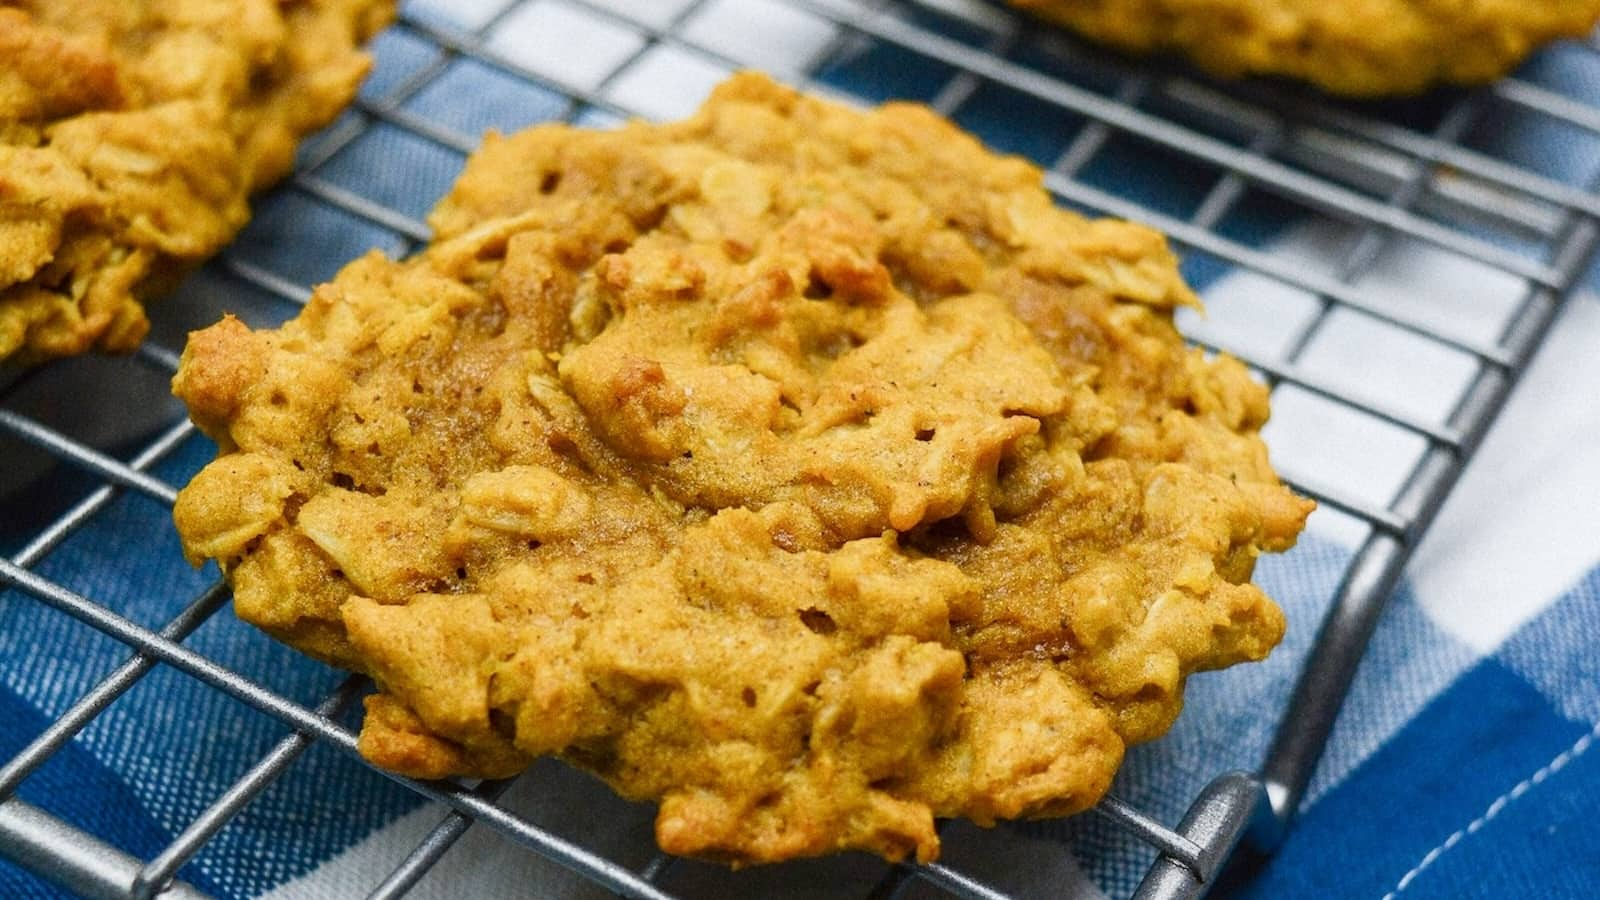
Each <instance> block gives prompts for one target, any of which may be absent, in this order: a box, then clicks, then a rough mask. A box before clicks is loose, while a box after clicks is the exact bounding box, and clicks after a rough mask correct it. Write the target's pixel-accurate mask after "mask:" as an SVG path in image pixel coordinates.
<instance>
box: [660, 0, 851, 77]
mask: <svg viewBox="0 0 1600 900" xmlns="http://www.w3.org/2000/svg"><path fill="white" fill-rule="evenodd" d="M837 33H838V28H837V27H836V26H834V25H833V24H832V23H830V22H827V21H825V20H823V19H820V18H818V17H816V16H815V15H812V14H811V13H808V12H804V11H802V10H800V9H797V8H796V7H794V6H790V5H788V4H784V3H778V2H776V0H712V2H710V3H708V4H706V6H705V7H704V8H702V9H701V10H700V11H698V12H696V13H695V14H694V16H693V17H691V18H690V19H689V21H688V23H687V24H686V26H685V28H684V37H686V38H687V39H688V40H689V41H690V43H693V44H696V45H698V46H703V47H705V48H706V49H708V50H711V51H713V52H715V53H719V54H721V55H723V56H726V57H728V58H729V59H732V60H735V61H737V62H739V63H742V64H744V65H747V66H755V67H759V68H762V69H767V70H770V71H774V72H799V71H803V70H805V69H806V68H807V67H808V66H810V65H811V64H812V63H814V62H815V60H816V57H817V54H819V53H820V52H822V51H823V50H824V49H826V48H827V46H828V43H829V41H831V40H833V37H834V36H835V35H836V34H837Z"/></svg>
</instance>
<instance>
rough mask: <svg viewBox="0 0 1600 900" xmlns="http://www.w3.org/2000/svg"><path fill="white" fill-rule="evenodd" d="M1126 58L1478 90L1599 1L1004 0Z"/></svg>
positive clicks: (1356, 82) (1369, 92)
mask: <svg viewBox="0 0 1600 900" xmlns="http://www.w3.org/2000/svg"><path fill="white" fill-rule="evenodd" d="M1007 2H1009V3H1011V4H1012V5H1013V6H1016V7H1018V8H1020V9H1025V10H1028V11H1029V12H1033V13H1036V14H1038V15H1039V16H1041V17H1043V18H1046V19H1050V20H1051V21H1054V22H1058V23H1060V24H1062V25H1065V26H1067V27H1069V28H1071V29H1073V30H1075V31H1078V32H1080V33H1082V34H1083V35H1084V36H1085V37H1088V38H1091V39H1093V40H1096V41H1100V42H1102V43H1106V44H1110V45H1111V46H1113V47H1117V48H1119V49H1121V50H1125V51H1128V52H1132V53H1154V52H1160V51H1173V52H1177V53H1180V54H1183V55H1184V56H1187V57H1188V58H1189V59H1191V60H1192V61H1193V62H1194V63H1195V64H1196V65H1198V66H1199V67H1200V68H1202V69H1205V70H1206V71H1208V72H1210V73H1212V74H1214V75H1219V76H1222V77H1227V78H1236V77H1239V76H1243V75H1284V76H1289V77H1292V78H1299V79H1303V80H1305V81H1309V82H1311V83H1312V84H1315V85H1316V86H1318V87H1320V88H1322V89H1323V90H1325V91H1328V92H1330V93H1334V94H1345V95H1349V96H1355V97H1377V96H1385V95H1394V94H1415V93H1419V92H1421V91H1423V90H1425V89H1427V88H1429V87H1432V86H1434V85H1436V84H1441V83H1448V84H1482V83H1485V82H1489V81H1493V80H1494V79H1496V78H1499V77H1500V76H1501V75H1504V74H1505V73H1507V72H1509V71H1510V70H1511V69H1512V68H1514V67H1515V66H1516V65H1517V63H1519V62H1521V61H1522V60H1523V58H1525V57H1526V56H1527V55H1528V54H1530V53H1532V52H1533V50H1534V49H1536V48H1538V47H1539V46H1540V45H1542V44H1545V43H1548V42H1550V41H1553V40H1557V39H1559V38H1568V37H1572V38H1575V37H1582V36H1584V35H1586V34H1588V33H1589V31H1590V30H1592V29H1593V28H1594V27H1595V22H1596V20H1597V19H1600V0H1473V2H1462V0H1110V2H1108V0H1007Z"/></svg>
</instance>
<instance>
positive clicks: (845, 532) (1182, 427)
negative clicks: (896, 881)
mask: <svg viewBox="0 0 1600 900" xmlns="http://www.w3.org/2000/svg"><path fill="white" fill-rule="evenodd" d="M431 222H432V224H433V227H434V230H435V234H436V239H435V241H434V243H433V244H432V245H431V246H430V247H429V248H428V249H427V250H425V251H424V252H422V253H421V254H419V255H418V256H416V257H414V258H412V259H410V260H407V261H404V262H394V261H391V260H388V259H385V258H383V257H382V256H380V255H377V254H373V255H370V256H367V257H365V258H363V259H361V260H358V261H356V262H354V263H352V264H351V265H349V266H348V267H346V268H345V269H344V271H343V272H341V273H340V274H339V276H338V277H337V278H336V279H335V280H334V281H333V282H332V283H330V284H326V285H323V286H321V287H319V288H318V289H317V290H316V291H315V293H314V294H313V296H312V298H311V301H310V303H309V304H308V305H307V306H306V308H305V310H304V311H303V312H302V313H301V314H300V315H299V316H298V317H297V318H296V319H294V320H293V321H291V322H289V323H287V324H285V325H284V326H283V327H282V328H279V329H276V330H263V331H251V330H250V329H248V328H246V327H245V326H244V325H242V324H240V323H239V322H238V321H236V320H233V319H228V320H225V321H223V322H221V323H219V324H218V325H215V326H213V327H211V328H209V329H206V330H204V331H200V332H196V333H195V334H194V335H193V336H192V338H191V340H190V342H189V345H188V347H187V349H186V350H185V352H184V357H183V364H182V367H181V368H180V370H179V372H178V375H177V378H176V379H175V381H174V389H175V391H176V393H177V394H178V395H179V396H180V397H182V398H183V400H184V401H185V402H186V403H187V404H188V406H189V409H190V411H191V414H192V416H193V417H194V420H195V421H196V422H197V423H198V424H199V425H200V427H201V428H203V429H204V430H205V432H206V433H207V434H209V435H211V436H212V437H213V438H214V439H216V441H217V442H218V444H219V446H220V448H221V451H222V452H221V455H220V456H219V457H218V458H217V460H216V461H215V462H213V463H211V464H210V465H208V466H207V467H206V468H205V469H204V470H202V471H201V472H200V473H199V474H198V475H197V476H196V477H195V478H194V480H193V481H192V482H191V483H190V484H189V485H188V486H187V487H186V488H185V489H184V490H183V492H182V494H181V495H180V497H179V499H178V503H177V508H176V521H177V525H178V529H179V532H180V534H181V536H182V539H183V543H184V547H185V550H186V552H187V553H188V554H189V556H190V558H191V559H192V560H193V561H195V562H196V563H199V562H201V561H203V560H206V559H215V560H217V561H218V562H220V563H221V565H222V567H223V570H224V571H225V572H226V573H227V575H228V577H229V579H231V581H232V583H233V587H234V592H235V608H236V609H237V611H238V613H239V615H240V616H241V617H243V618H244V619H246V620H248V621H251V622H254V623H256V624H257V625H260V626H261V627H262V628H265V629H266V630H268V631H270V632H271V633H272V634H274V635H276V636H278V637H279V638H281V639H283V640H285V641H287V642H289V643H291V644H293V645H295V646H297V647H299V648H301V649H302V650H305V651H306V652H308V653H312V654H314V655H316V656H319V657H321V658H323V659H326V660H329V661H332V662H334V663H337V664H339V665H342V666H347V667H349V668H352V669H356V670H360V671H364V672H368V673H370V674H372V675H373V676H374V678H375V679H376V680H377V682H378V684H379V685H380V687H381V692H380V693H378V694H377V695H375V696H374V697H373V698H371V700H370V701H369V702H368V705H367V717H366V722H365V724H364V726H363V729H362V734H361V743H360V747H361V751H362V753H364V754H365V755H366V756H367V757H368V758H369V759H371V760H372V761H373V762H375V763H377V764H378V765H380V766H384V767H387V768H390V769H393V770H397V771H400V772H405V773H408V774H412V775H416V776H419V777H427V778H436V777H442V776H446V775H475V776H504V775H509V774H511V773H514V772H516V771H518V770H520V769H521V768H523V767H524V766H526V765H527V764H528V763H529V761H530V760H532V759H533V758H534V757H536V756H539V755H543V754H556V755H559V756H561V757H563V758H565V759H567V760H568V761H570V762H572V763H574V764H576V765H579V766H582V767H584V768H586V769H589V770H591V771H593V772H596V773H598V774H599V775H600V776H601V777H603V778H605V779H606V780H607V781H609V782H610V783H611V784H612V785H613V786H614V787H615V788H616V789H617V790H618V791H619V792H621V793H622V794H624V795H626V796H628V797H632V798H639V799H650V800H655V801H659V802H660V804H661V808H660V815H659V818H658V820H657V826H656V830H657V838H658V840H659V841H660V843H661V846H662V847H663V848H665V849H666V850H668V851H670V852H673V853H678V854H692V855H697V856H705V857H712V858H718V859H724V860H730V861H735V862H768V861H774V860H782V859H788V858H792V857H797V856H807V855H816V854H821V853H828V852H833V851H838V850H845V849H851V848H859V849H865V850H870V851H873V852H876V853H880V854H882V855H884V856H886V857H889V858H899V857H901V856H904V855H906V854H912V855H915V856H916V857H917V858H919V859H923V860H928V859H932V858H933V857H934V856H935V855H936V853H937V851H938V846H939V841H938V837H937V835H936V833H935V832H934V827H933V822H934V817H935V816H965V817H968V818H971V819H973V820H976V821H978V822H982V823H992V822H994V821H995V820H996V819H1001V818H1017V817H1026V816H1046V815H1062V814H1066V813H1071V812H1075V811H1078V810H1081V809H1083V808H1085V807H1087V806H1089V805H1091V804H1093V803H1094V802H1095V801H1096V800H1098V799H1099V797H1100V796H1101V794H1102V793H1103V792H1104V791H1105V790H1106V787H1107V785H1108V784H1109V783H1110V780H1111V777H1112V775H1113V774H1114V773H1115V771H1116V769H1117V766H1118V764H1119V763H1120V761H1121V758H1122V753H1123V748H1124V746H1125V745H1126V744H1127V743H1130V742H1135V741H1144V740H1149V739H1151V738H1153V737H1155V736H1157V735H1159V734H1161V733H1162V732H1163V731H1165V730H1166V728H1167V727H1168V726H1169V725H1170V724H1171V722H1172V720H1173V718H1174V717H1175V716H1176V715H1177V713H1178V710H1179V707H1180V706H1181V703H1182V688H1183V683H1184V679H1185V678H1187V677H1188V676H1189V675H1190V674H1191V673H1193V672H1196V671H1199V670H1201V669H1211V668H1217V667H1221V666H1227V665H1231V664H1233V663H1236V662H1240V661H1243V660H1253V659H1260V658H1262V657H1263V656H1265V655H1266V654H1267V652H1268V651H1269V650H1270V649H1271V648H1272V646H1273V645H1274V644H1275V643H1277V641H1278V639H1279V637H1280V636H1281V634H1282V632H1283V617H1282V615H1281V613H1280V612H1279V610H1278V608H1277V607H1276V606H1275V605H1274V604H1273V603H1272V601H1270V600H1269V599H1268V598H1267V597H1266V596H1264V595H1263V594H1262V592H1261V591H1260V590H1259V589H1257V588H1256V587H1255V586H1254V585H1252V584H1251V583H1250V582H1249V578H1250V573H1251V569H1252V566H1253V565H1254V562H1255V559H1256V556H1257V555H1258V554H1259V553H1261V552H1265V551H1275V550H1283V549H1285V548H1287V547H1289V546H1290V545H1291V544H1292V543H1293V542H1294V539H1295V536H1296V535H1297V534H1298V532H1299V531H1300V529H1301V526H1302V524H1303V523H1304V520H1305V517H1306V515H1307V513H1308V512H1309V511H1310V508H1311V504H1310V503H1309V502H1308V501H1305V500H1302V499H1300V498H1297V497H1295V496H1294V495H1293V494H1291V493H1290V492H1289V491H1288V490H1287V489H1286V488H1285V487H1284V486H1283V485H1282V484H1281V483H1280V482H1279V480H1278V478H1277V476H1276V475H1274V473H1273V471H1272V469H1271V467H1270V466H1269V465H1268V461H1267V455H1266V450H1265V448H1264V446H1263V445H1262V443H1261V440H1260V438H1259V436H1258V430H1259V428H1260V426H1261V424H1262V423H1263V422H1264V421H1265V420H1266V417H1267V390H1266V388H1264V387H1263V386H1261V385H1259V384H1257V383H1255V382H1254V381H1252V380H1251V379H1250V378H1249V376H1248V374H1247V373H1246V371H1245V369H1244V367H1243V366H1241V365H1240V364H1239V363H1237V362H1235V361H1233V360H1231V359H1227V358H1218V359H1207V358H1206V357H1205V356H1204V355H1202V354H1201V353H1200V352H1199V351H1198V350H1194V349H1190V348H1187V347H1185V346H1184V344H1183V342H1182V341H1181V339H1180V338H1179V336H1178V333H1177V331H1176V330H1175V329H1174V328H1173V325H1172V309H1173V307H1174V306H1176V305H1179V304H1186V303H1194V302H1195V299H1194V296H1193V295H1192V294H1191V293H1190V291H1189V289H1188V288H1186V287H1185V286H1184V284H1183V282H1182V280H1181V279H1180V277H1179V275H1178V270H1177V266H1176V260H1175V259H1174V257H1173V255H1172V253H1171V252H1170V251H1169V250H1168V248H1167V246H1166V244H1165V242H1164V241H1163V240H1162V238H1161V237H1160V235H1158V234H1156V233H1154V232H1152V231H1150V230H1148V229H1146V228H1143V227H1140V226H1137V225H1133V224H1130V223H1127V222H1118V221H1110V220H1100V221H1089V220H1087V219H1084V218H1082V217H1080V216H1078V215H1075V214H1073V213H1071V212H1067V211H1064V210H1061V209H1059V208H1057V207H1055V206H1054V205H1052V203H1051V200H1050V198H1049V196H1048V195H1047V194H1046V193H1045V191H1044V190H1043V189H1042V187H1041V184H1040V173H1039V172H1038V170H1036V169H1035V168H1034V167H1033V166H1031V165H1029V164H1027V163H1026V162H1024V161H1022V160H1020V159H1017V158H1012V157H996V156H994V155H991V154H990V153H988V152H986V151H985V150H984V149H983V148H982V147H981V146H980V145H979V144H978V143H977V142H976V141H974V140H973V139H972V138H971V137H969V136H967V135H965V134H963V133H961V132H959V131H958V130H956V129H955V128H954V127H953V126H952V125H950V124H949V123H947V122H945V121H944V120H942V119H940V118H939V117H937V116H936V115H934V114H933V113H932V112H930V111H929V110H927V109H926V108H924V107H920V106H913V105H907V104H890V105H888V106H885V107H882V108H881V109H877V110H873V111H867V112H861V111H856V110H852V109H848V108H846V107H843V106H839V105H835V104H832V103H826V102H823V101H821V100H817V99H813V98H809V97H805V96H802V95H799V94H796V93H795V92H793V91H791V90H789V89H787V88H783V87H780V86H778V85H776V84H774V83H772V82H771V81H769V80H767V79H766V78H763V77H760V76H757V75H742V76H738V77H736V78H734V79H732V80H730V81H728V82H727V83H725V84H723V85H722V86H721V87H719V88H718V89H717V90H716V92H715V93H714V94H713V96H712V97H711V99H710V100H709V101H708V102H707V103H706V105H705V106H704V107H703V108H702V109H701V110H700V112H699V113H698V114H696V115H695V116H693V117H692V118H690V119H688V120H687V121H684V122H681V123H677V124H671V125H649V124H642V123H634V124H630V125H628V126H626V127H624V128H622V129H620V130H618V131H612V132H592V131H583V130H577V129H573V128H568V127H564V126H543V127H538V128H534V129H530V130H528V131H525V132H523V133H521V134H518V135H515V136H512V137H509V138H500V137H496V136H492V135H491V136H490V137H489V138H488V139H487V141H486V142H485V144H484V146H483V148H482V149H481V150H479V151H478V153H476V154H475V155H474V156H473V157H472V159H471V160H470V161H469V162H468V164H467V168H466V171H465V172H464V174H463V175H462V176H461V179H460V181H459V182H458V183H457V184H456V186H455V188H454V189H453V190H452V192H451V193H450V194H449V196H447V197H446V198H445V200H444V201H443V202H442V203H441V205H440V206H439V208H438V209H436V210H435V211H434V213H433V215H432V218H431Z"/></svg>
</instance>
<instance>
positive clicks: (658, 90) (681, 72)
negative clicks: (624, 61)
mask: <svg viewBox="0 0 1600 900" xmlns="http://www.w3.org/2000/svg"><path fill="white" fill-rule="evenodd" d="M728 74H729V73H728V70H727V69H725V68H723V67H722V66H719V65H717V64H715V63H713V62H711V61H710V60H707V59H706V58H705V57H703V56H700V55H698V54H694V53H689V52H687V51H684V50H680V49H678V48H677V47H671V46H667V45H663V44H657V45H656V46H654V47H651V48H650V49H649V50H647V51H645V53H644V54H643V55H642V56H640V57H639V59H638V60H637V61H635V62H634V63H633V64H632V65H630V66H629V67H628V69H627V71H625V72H623V73H622V74H621V75H618V76H617V78H616V80H615V81H613V82H612V83H611V87H610V88H609V89H608V90H607V91H606V96H607V98H608V99H610V100H611V101H612V102H614V103H616V104H617V105H618V106H621V107H623V108H624V109H626V110H628V111H629V112H630V113H634V114H636V115H640V116H644V117H645V118H648V119H658V120H669V119H681V118H683V117H685V116H688V115H689V114H690V113H692V112H694V111H695V109H696V108H697V107H698V106H699V105H700V103H701V101H703V100H705V98H706V95H707V94H710V93H711V89H712V88H713V87H714V86H716V84H717V82H719V81H721V80H722V79H724V78H726V77H728Z"/></svg>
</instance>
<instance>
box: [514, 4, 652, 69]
mask: <svg viewBox="0 0 1600 900" xmlns="http://www.w3.org/2000/svg"><path fill="white" fill-rule="evenodd" d="M643 46H644V35H642V34H640V33H639V32H637V31H634V30H633V29H631V28H627V27H624V26H622V25H618V24H616V23H615V22H612V21H609V20H607V19H605V18H603V17H601V16H598V15H596V14H594V13H592V12H589V11H587V10H582V9H579V8H577V7H575V6H569V5H568V4H566V3H559V2H555V0H545V2H542V3H532V4H528V5H526V6H523V7H521V8H519V9H517V10H515V11H514V12H512V13H511V15H509V16H507V17H506V18H505V20H504V21H503V22H501V23H500V24H499V25H498V26H497V27H496V28H495V29H494V32H493V34H492V35H491V36H490V38H489V41H488V47H489V49H490V50H492V51H493V52H495V53H497V54H499V55H500V56H503V57H505V58H506V59H507V60H510V61H511V62H514V63H516V64H517V65H520V66H524V67H526V68H527V69H528V70H530V71H532V72H535V73H537V74H539V75H543V76H545V77H547V78H550V79H551V80H552V81H555V82H557V83H558V84H561V85H565V86H571V87H575V88H578V89H580V90H585V91H592V90H594V89H595V88H597V87H599V86H600V83H601V82H603V81H605V79H606V76H608V75H610V74H611V73H612V72H614V71H616V69H617V67H618V66H621V65H622V64H623V63H625V62H627V60H628V58H629V57H631V56H633V55H634V54H635V53H637V52H639V48H641V47H643Z"/></svg>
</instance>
